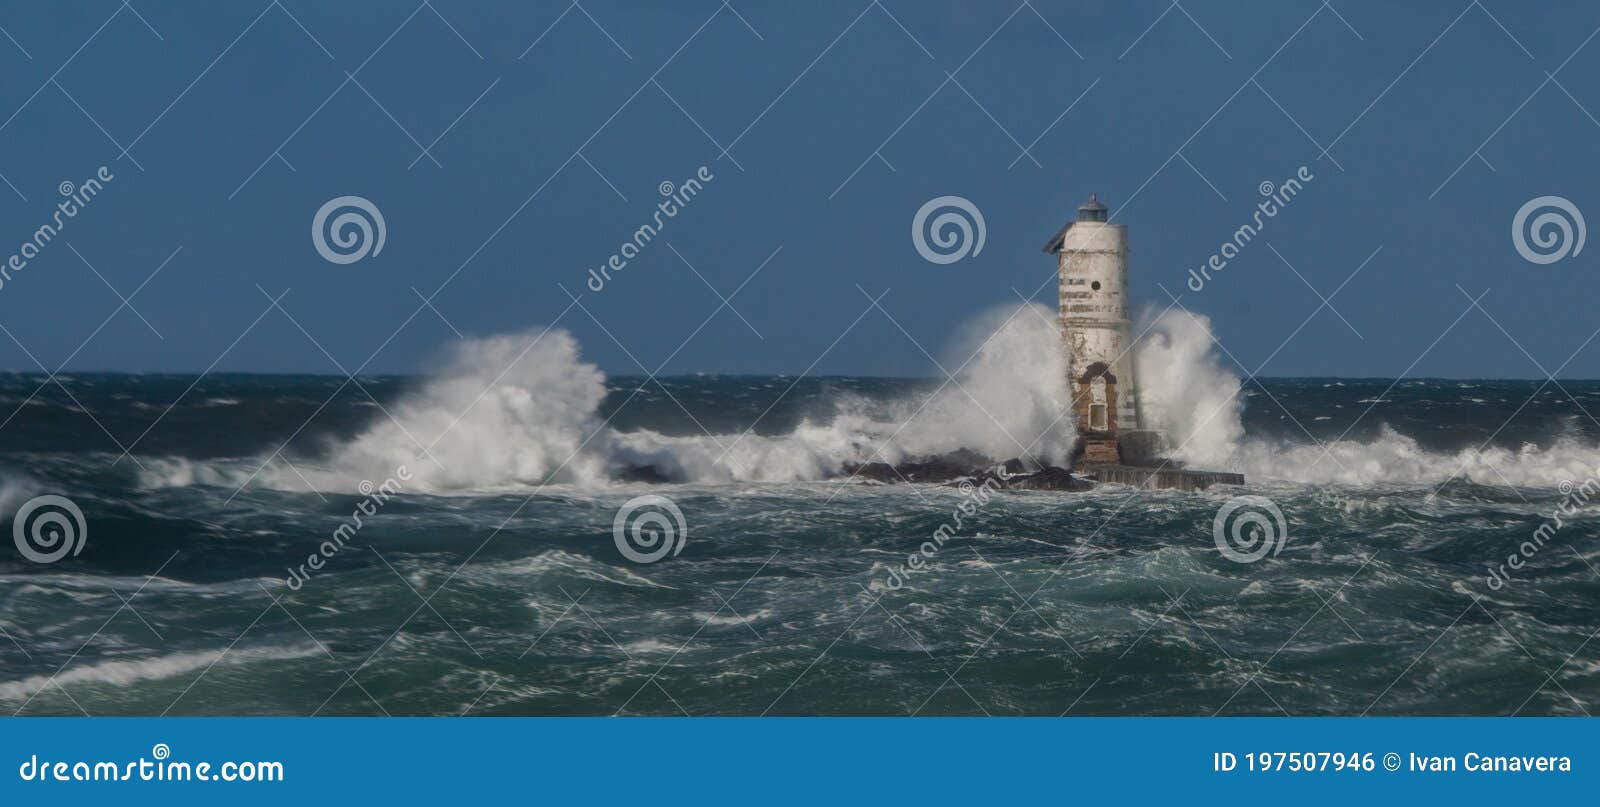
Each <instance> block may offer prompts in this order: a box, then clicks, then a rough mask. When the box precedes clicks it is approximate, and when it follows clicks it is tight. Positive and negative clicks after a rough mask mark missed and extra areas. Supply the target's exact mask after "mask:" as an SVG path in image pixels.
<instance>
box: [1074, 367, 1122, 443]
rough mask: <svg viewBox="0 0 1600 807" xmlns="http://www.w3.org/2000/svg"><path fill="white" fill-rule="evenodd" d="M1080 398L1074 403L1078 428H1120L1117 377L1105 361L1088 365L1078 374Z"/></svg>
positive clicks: (1106, 429) (1109, 429)
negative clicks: (1118, 425) (1118, 424)
mask: <svg viewBox="0 0 1600 807" xmlns="http://www.w3.org/2000/svg"><path fill="white" fill-rule="evenodd" d="M1077 387H1078V389H1077V401H1076V402H1075V405H1074V406H1073V410H1074V414H1076V415H1077V417H1078V428H1079V429H1080V430H1082V431H1089V432H1110V433H1115V432H1116V431H1117V377H1116V375H1114V374H1113V373H1112V372H1111V368H1110V367H1107V366H1106V363H1105V362H1095V363H1094V364H1091V365H1089V367H1088V368H1087V369H1085V370H1084V371H1083V374H1082V375H1080V376H1078V383H1077Z"/></svg>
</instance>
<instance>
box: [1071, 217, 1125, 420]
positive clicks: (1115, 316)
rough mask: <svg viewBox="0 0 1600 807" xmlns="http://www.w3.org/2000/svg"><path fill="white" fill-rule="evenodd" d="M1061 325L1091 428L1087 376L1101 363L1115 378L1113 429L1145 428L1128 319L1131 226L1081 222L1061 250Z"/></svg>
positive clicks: (1078, 404)
mask: <svg viewBox="0 0 1600 807" xmlns="http://www.w3.org/2000/svg"><path fill="white" fill-rule="evenodd" d="M1059 276H1060V287H1059V288H1060V313H1059V319H1060V326H1061V329H1062V334H1063V338H1065V339H1066V342H1067V349H1068V351H1069V352H1070V354H1071V357H1070V360H1071V366H1072V385H1073V400H1074V409H1076V410H1079V414H1080V420H1079V428H1087V427H1088V425H1089V424H1088V421H1087V419H1086V413H1087V411H1088V408H1087V407H1088V402H1087V401H1085V400H1083V398H1084V396H1087V395H1088V393H1089V390H1088V389H1087V388H1086V387H1085V385H1084V383H1083V377H1084V374H1085V373H1086V372H1089V371H1090V370H1091V368H1093V367H1094V366H1095V365H1097V364H1103V365H1105V368H1106V371H1107V372H1109V373H1110V374H1111V375H1112V376H1114V377H1115V379H1116V386H1115V393H1116V395H1115V397H1116V400H1115V402H1114V407H1115V412H1114V415H1113V417H1111V418H1109V420H1112V421H1114V423H1115V426H1114V427H1113V429H1114V430H1129V429H1137V428H1140V427H1141V425H1142V424H1140V422H1139V416H1138V384H1137V382H1136V380H1135V379H1134V374H1133V353H1132V350H1131V347H1130V344H1129V325H1130V323H1129V321H1128V228H1127V227H1125V226H1123V225H1120V224H1108V223H1105V222H1099V221H1077V222H1074V223H1073V225H1072V227H1071V228H1070V229H1068V230H1067V232H1066V235H1065V239H1064V240H1063V241H1062V244H1061V252H1060V253H1059Z"/></svg>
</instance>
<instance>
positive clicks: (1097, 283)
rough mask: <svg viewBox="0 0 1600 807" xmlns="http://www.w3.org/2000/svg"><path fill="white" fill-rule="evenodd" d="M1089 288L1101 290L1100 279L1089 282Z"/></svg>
mask: <svg viewBox="0 0 1600 807" xmlns="http://www.w3.org/2000/svg"><path fill="white" fill-rule="evenodd" d="M1089 288H1091V289H1094V290H1095V291H1099V290H1100V281H1098V280H1096V281H1095V282H1093V283H1090V284H1089Z"/></svg>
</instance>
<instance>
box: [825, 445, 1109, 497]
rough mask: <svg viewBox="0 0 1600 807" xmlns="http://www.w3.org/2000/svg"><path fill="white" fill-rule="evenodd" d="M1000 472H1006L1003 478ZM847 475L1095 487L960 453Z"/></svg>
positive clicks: (849, 469) (890, 480) (1011, 486)
mask: <svg viewBox="0 0 1600 807" xmlns="http://www.w3.org/2000/svg"><path fill="white" fill-rule="evenodd" d="M999 469H1004V473H1005V475H1004V476H1003V477H1001V476H1000V475H999V473H998V470H999ZM844 470H845V472H846V473H848V474H851V475H853V476H855V478H857V479H864V480H868V481H871V482H882V483H886V484H895V483H905V482H920V483H937V482H943V483H945V484H952V485H955V484H961V483H968V484H972V485H983V484H985V483H986V482H989V481H990V480H994V483H995V485H998V487H999V488H1000V489H1002V490H1068V491H1084V490H1090V489H1092V488H1093V487H1094V482H1093V481H1091V480H1088V479H1085V478H1083V477H1080V476H1073V475H1072V472H1071V471H1069V470H1067V469H1066V468H1058V467H1055V466H1048V467H1045V468H1040V469H1038V470H1028V467H1027V466H1026V465H1024V464H1023V462H1022V461H1021V460H1017V459H1011V460H1007V461H1005V462H1004V463H999V464H996V463H993V462H992V461H990V460H989V459H987V458H986V457H983V456H981V455H979V454H976V453H973V452H971V451H966V450H961V451H955V452H951V453H949V454H942V455H939V456H935V457H925V458H921V459H918V460H915V461H912V462H903V463H900V464H898V465H892V464H890V463H887V462H868V463H862V464H859V465H847V466H845V469H844Z"/></svg>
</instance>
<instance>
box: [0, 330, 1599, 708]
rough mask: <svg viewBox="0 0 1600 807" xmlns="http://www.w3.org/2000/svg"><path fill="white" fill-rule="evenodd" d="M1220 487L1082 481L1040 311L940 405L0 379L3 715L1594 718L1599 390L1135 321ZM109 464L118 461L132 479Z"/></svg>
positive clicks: (477, 360)
mask: <svg viewBox="0 0 1600 807" xmlns="http://www.w3.org/2000/svg"><path fill="white" fill-rule="evenodd" d="M1136 329H1137V330H1138V332H1139V333H1140V334H1141V339H1140V348H1139V351H1138V355H1137V356H1136V361H1137V367H1138V374H1139V384H1140V387H1141V390H1142V396H1143V399H1142V400H1141V402H1140V405H1141V407H1142V411H1143V413H1144V414H1143V416H1144V417H1146V418H1147V419H1149V420H1150V421H1151V422H1152V424H1153V425H1156V426H1158V427H1160V428H1161V429H1163V430H1164V431H1165V432H1166V433H1167V437H1168V442H1169V444H1170V446H1169V453H1170V455H1171V457H1172V459H1173V462H1174V463H1182V464H1185V465H1187V466H1188V467H1191V468H1202V469H1209V470H1225V471H1234V472H1238V473H1242V474H1244V475H1245V478H1246V484H1245V485H1244V486H1242V487H1238V486H1227V485H1222V486H1214V487H1211V488H1209V489H1207V490H1204V491H1198V492H1180V491H1171V490H1162V491H1152V490H1140V489H1135V488H1131V487H1126V486H1120V485H1111V484H1104V485H1098V486H1096V487H1094V488H1093V489H1092V490H1086V491H1083V490H1080V491H1068V490H1041V489H1031V488H1030V489H1021V488H1020V487H1014V486H1010V485H1008V483H1007V481H1006V479H1004V478H1002V477H1003V476H1005V475H1004V474H1000V475H997V476H994V477H992V478H989V479H987V480H986V481H983V482H982V483H981V484H975V481H974V480H953V481H945V480H940V481H922V480H919V479H911V480H910V481H903V480H900V479H889V480H885V479H883V478H881V476H882V475H881V474H877V475H872V476H870V477H869V475H867V474H857V473H853V469H858V468H860V467H861V464H862V463H868V462H880V463H885V464H887V465H888V466H890V467H897V468H898V467H905V466H908V465H910V464H914V463H917V462H921V461H924V460H927V459H928V458H936V457H949V456H960V457H965V458H976V459H975V462H978V461H981V462H989V461H992V462H1002V461H1005V460H1010V459H1019V460H1021V464H1022V465H1023V466H1025V467H1030V468H1032V467H1047V466H1063V465H1066V464H1068V463H1070V461H1071V459H1072V456H1073V450H1074V447H1075V446H1074V444H1075V441H1076V439H1077V438H1076V429H1075V426H1074V424H1073V423H1072V422H1071V420H1070V418H1067V417H1064V416H1063V413H1064V412H1066V410H1067V406H1066V402H1067V391H1066V389H1065V381H1064V379H1065V378H1066V367H1067V357H1065V356H1062V355H1059V353H1060V348H1059V342H1060V340H1059V339H1058V338H1057V337H1056V334H1055V331H1054V325H1053V314H1052V312H1050V311H1048V310H1043V309H1037V308H1033V307H1020V308H1014V309H1010V310H1006V311H997V312H993V313H992V314H991V315H989V316H987V317H986V318H984V319H983V321H980V322H977V323H974V324H973V325H972V327H970V328H969V329H968V331H969V332H967V333H963V334H959V335H955V336H952V339H951V344H950V345H949V346H948V348H949V358H948V359H942V366H943V367H945V368H948V369H949V375H948V376H946V375H941V376H940V377H938V378H933V379H886V378H850V377H813V376H803V377H790V376H774V377H750V376H741V377H725V376H709V375H707V376H680V377H670V378H658V379H646V378H630V377H608V376H606V375H604V374H602V373H601V372H600V371H599V370H598V369H596V368H595V367H594V366H593V365H591V364H589V363H587V362H586V361H585V359H584V357H583V352H582V346H581V345H579V344H578V343H577V341H576V340H575V339H574V338H573V337H572V336H571V335H569V334H567V333H566V332H564V331H562V330H559V329H552V330H541V329H535V330H531V331H529V332H527V333H522V334H509V335H501V336H494V337H488V338H482V339H466V340H462V341H460V342H458V343H456V344H453V345H450V346H447V347H446V348H445V350H444V354H443V356H442V358H441V359H440V361H439V362H438V364H437V366H436V367H435V368H433V369H432V370H430V371H428V372H426V373H423V374H418V375H414V376H404V377H397V376H372V377H367V376H358V377H356V378H354V379H345V378H342V377H328V376H272V375H227V374H211V375H206V376H204V377H199V378H197V377H195V376H192V375H189V376H166V375H111V374H77V373H69V374H65V375H61V376H58V377H55V378H53V379H51V378H46V377H44V376H42V375H37V374H5V375H0V417H3V418H4V419H5V420H4V424H3V425H0V517H3V518H4V519H5V520H6V521H7V522H11V523H12V527H13V531H12V534H13V543H14V546H8V547H6V551H4V552H0V629H3V635H0V709H4V710H6V713H8V714H9V713H17V714H22V715H78V714H85V713H86V714H91V715H160V714H169V715H312V714H316V715H383V714H390V715H411V714H425V715H458V714H468V715H677V714H689V715H696V716H698V715H763V714H770V715H911V714H916V715H981V714H990V715H1062V714H1067V715H1217V714H1220V715H1282V714H1289V715H1362V714H1369V715H1438V714H1447V715H1453V714H1469V715H1513V714H1518V715H1582V714H1586V713H1588V712H1590V711H1593V710H1594V709H1595V707H1596V705H1597V703H1600V642H1594V641H1591V638H1592V637H1593V636H1594V635H1595V634H1594V631H1595V630H1596V628H1597V627H1600V571H1597V569H1600V541H1597V534H1600V518H1597V517H1596V514H1595V508H1594V506H1593V503H1592V502H1591V501H1590V497H1592V496H1600V482H1596V481H1595V476H1596V473H1597V465H1600V425H1597V422H1596V420H1595V418H1594V417H1592V416H1591V415H1590V413H1591V412H1600V383H1596V382H1583V381H1567V380H1562V381H1560V382H1559V383H1552V382H1541V381H1522V380H1514V381H1512V380H1498V381H1497V380H1455V379H1451V380H1437V379H1413V378H1406V379H1398V380H1397V379H1381V378H1374V379H1316V378H1297V379H1284V378H1278V379H1244V378H1242V377H1241V373H1240V372H1239V371H1238V369H1237V368H1236V367H1231V366H1230V363H1229V362H1227V361H1226V360H1224V359H1221V358H1219V357H1218V356H1216V355H1214V354H1213V352H1212V342H1211V340H1210V336H1209V333H1208V332H1207V325H1206V323H1205V321H1204V320H1202V319H1199V318H1195V317H1192V316H1187V315H1184V316H1173V315H1170V314H1169V315H1167V316H1164V317H1160V318H1155V319H1153V320H1150V321H1147V322H1142V323H1139V324H1137V325H1136ZM125 449H126V450H125Z"/></svg>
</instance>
